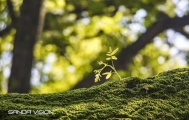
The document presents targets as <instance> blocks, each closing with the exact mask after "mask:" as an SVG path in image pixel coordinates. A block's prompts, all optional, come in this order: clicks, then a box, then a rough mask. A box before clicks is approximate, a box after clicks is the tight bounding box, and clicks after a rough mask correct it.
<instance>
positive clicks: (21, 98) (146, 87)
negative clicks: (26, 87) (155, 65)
mask: <svg viewBox="0 0 189 120" xmlns="http://www.w3.org/2000/svg"><path fill="white" fill-rule="evenodd" d="M48 110H49V111H51V112H50V113H48V112H47V111H48ZM37 111H38V112H37ZM44 111H45V112H44ZM11 119H12V120H84V119H86V120H107V119H109V120H118V119H122V120H160V119H161V120H178V119H179V120H188V119H189V69H188V68H182V69H174V70H170V71H167V72H163V73H160V74H159V75H157V76H154V77H149V78H146V79H140V78H136V77H131V78H126V79H124V80H117V81H107V82H105V83H104V84H102V85H99V86H94V87H91V88H84V89H77V90H71V91H67V92H64V93H54V94H6V95H0V120H11Z"/></svg>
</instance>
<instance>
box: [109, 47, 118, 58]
mask: <svg viewBox="0 0 189 120" xmlns="http://www.w3.org/2000/svg"><path fill="white" fill-rule="evenodd" d="M118 50H119V48H116V49H115V50H114V51H113V52H112V53H111V56H112V55H114V54H116V52H117V51H118Z"/></svg>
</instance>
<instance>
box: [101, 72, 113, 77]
mask: <svg viewBox="0 0 189 120" xmlns="http://www.w3.org/2000/svg"><path fill="white" fill-rule="evenodd" d="M102 75H106V79H108V78H110V77H111V75H112V71H110V72H105V73H103V74H102Z"/></svg>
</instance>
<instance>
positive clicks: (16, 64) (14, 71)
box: [8, 0, 44, 93]
mask: <svg viewBox="0 0 189 120" xmlns="http://www.w3.org/2000/svg"><path fill="white" fill-rule="evenodd" d="M42 3H43V0H23V4H22V6H21V10H20V17H19V19H18V25H17V27H16V35H15V39H14V48H13V59H12V67H11V74H10V77H9V82H8V92H9V93H12V92H18V93H28V92H29V91H30V77H31V68H32V61H33V50H34V45H35V43H36V41H37V40H38V39H39V36H40V33H41V30H42V27H43V20H44V17H43V14H42V12H43V11H42Z"/></svg>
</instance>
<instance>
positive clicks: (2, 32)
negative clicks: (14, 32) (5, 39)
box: [0, 0, 18, 37]
mask: <svg viewBox="0 0 189 120" xmlns="http://www.w3.org/2000/svg"><path fill="white" fill-rule="evenodd" d="M7 7H8V11H9V14H10V17H11V20H12V21H11V23H10V25H8V26H7V27H6V28H4V29H3V30H0V37H2V36H4V35H6V34H7V33H9V32H10V30H11V29H12V28H15V26H16V24H17V19H18V17H17V16H16V14H15V11H14V9H13V5H12V2H11V0H7Z"/></svg>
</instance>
